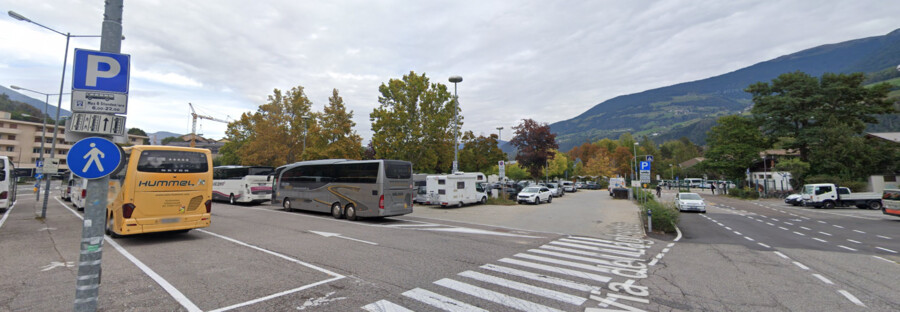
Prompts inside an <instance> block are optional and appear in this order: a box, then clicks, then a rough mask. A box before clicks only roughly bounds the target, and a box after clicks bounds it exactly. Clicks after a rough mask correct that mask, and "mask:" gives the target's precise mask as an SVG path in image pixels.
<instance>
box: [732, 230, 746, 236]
mask: <svg viewBox="0 0 900 312" xmlns="http://www.w3.org/2000/svg"><path fill="white" fill-rule="evenodd" d="M733 232H734V234H736V235H744V234H741V232H738V231H733Z"/></svg>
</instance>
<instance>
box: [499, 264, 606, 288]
mask: <svg viewBox="0 0 900 312" xmlns="http://www.w3.org/2000/svg"><path fill="white" fill-rule="evenodd" d="M497 261H499V262H504V263H509V264H515V265H519V266H523V267H529V268H532V269H538V270H544V271H549V272H553V273H559V274H565V275H571V276H575V277H580V278H585V279H589V280H594V281H597V282H601V283H607V282H609V281H610V280H612V278H610V277H608V276H603V275H599V274H594V273H587V272H581V271H578V270H570V269H565V268H560V267H555V266H550V265H544V264H539V263H533V262H528V261H522V260H519V259H512V258H503V259H500V260H497Z"/></svg>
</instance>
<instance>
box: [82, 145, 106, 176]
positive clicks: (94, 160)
mask: <svg viewBox="0 0 900 312" xmlns="http://www.w3.org/2000/svg"><path fill="white" fill-rule="evenodd" d="M95 146H97V143H91V150H90V151H88V152H87V154H84V157H81V158H88V157H90V158H91V159H88V162H87V164H85V165H84V169H81V172H87V170H88V168H90V167H91V164H97V170H100V172H103V164H101V163H100V158H106V155H105V154H103V152H101V151H100V149H99V148H96V147H95ZM97 156H100V158H97Z"/></svg>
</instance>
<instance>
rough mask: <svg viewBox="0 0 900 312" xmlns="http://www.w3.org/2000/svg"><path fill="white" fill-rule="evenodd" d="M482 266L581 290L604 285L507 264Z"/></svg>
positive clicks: (590, 289)
mask: <svg viewBox="0 0 900 312" xmlns="http://www.w3.org/2000/svg"><path fill="white" fill-rule="evenodd" d="M481 268H482V269H485V270H491V271H494V272H500V273H504V274H509V275H514V276H518V277H524V278H527V279H531V280H536V281H541V282H544V283H548V284H554V285H559V286H563V287H568V288H571V289H575V290H580V291H594V290H600V289H602V287H599V286H591V285H587V284H582V283H578V282H573V281H570V280H566V279H562V278H558V277H553V276H547V275H543V274H538V273H532V272H528V271H522V270H517V269H513V268H508V267H505V266H499V265H494V264H485V265H482V266H481Z"/></svg>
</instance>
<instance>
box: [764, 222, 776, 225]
mask: <svg viewBox="0 0 900 312" xmlns="http://www.w3.org/2000/svg"><path fill="white" fill-rule="evenodd" d="M766 224H768V225H770V226H775V224H772V222H766Z"/></svg>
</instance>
